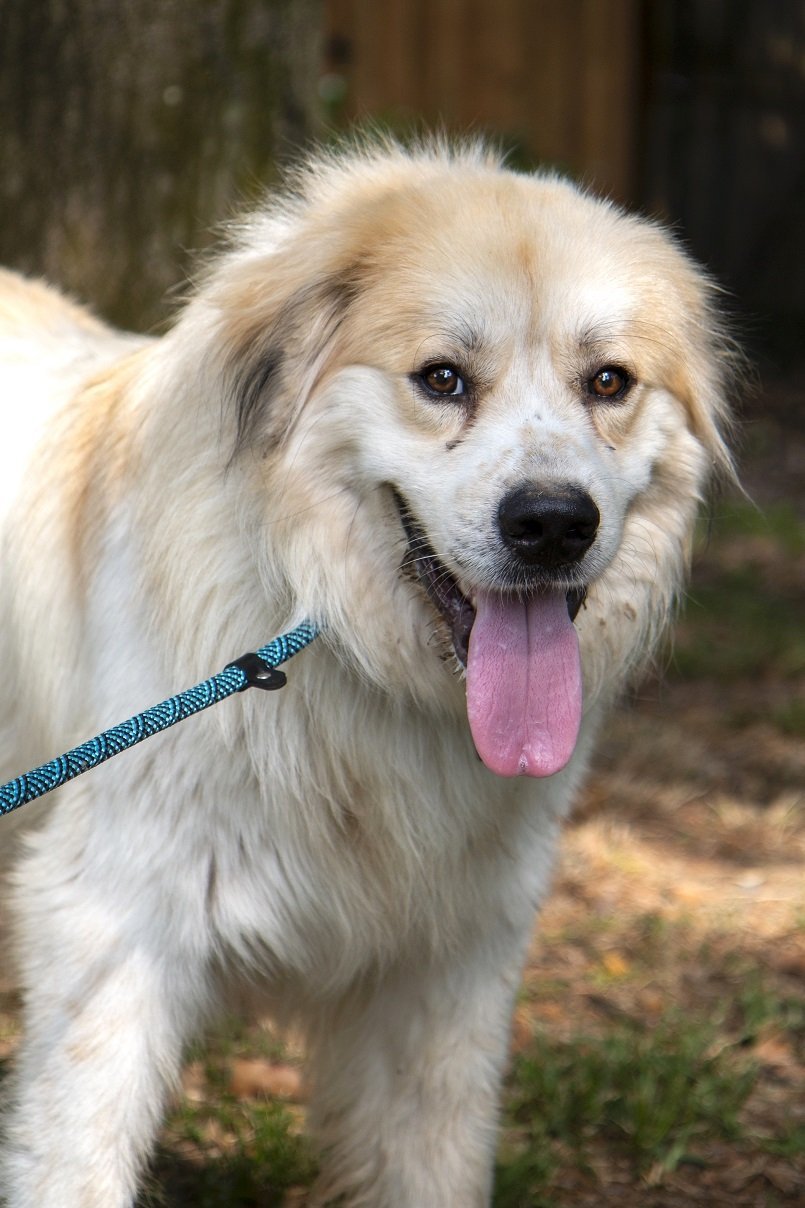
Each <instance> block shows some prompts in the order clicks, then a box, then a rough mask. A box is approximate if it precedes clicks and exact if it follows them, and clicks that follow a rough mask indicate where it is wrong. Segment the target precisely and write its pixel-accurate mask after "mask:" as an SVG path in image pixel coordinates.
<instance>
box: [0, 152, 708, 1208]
mask: <svg viewBox="0 0 805 1208" xmlns="http://www.w3.org/2000/svg"><path fill="white" fill-rule="evenodd" d="M0 352H1V353H2V361H3V364H4V366H5V378H4V379H3V381H4V384H3V387H2V433H3V435H2V443H1V445H0V525H1V527H0V541H1V542H2V544H1V545H0V555H1V558H2V572H1V573H2V593H0V673H1V674H2V681H3V693H2V698H1V699H0V772H1V773H2V776H0V779H7V778H8V777H10V776H12V775H13V774H16V773H19V772H21V771H23V770H25V769H26V768H28V767H30V766H32V765H34V764H37V763H39V762H42V761H43V760H45V759H47V758H50V757H51V756H53V755H54V754H56V753H57V752H59V751H61V750H64V749H65V748H66V747H68V746H69V745H71V744H72V743H73V742H75V741H78V740H82V739H84V738H86V737H88V736H89V735H91V734H93V733H96V732H97V731H98V730H100V729H103V728H105V727H107V726H109V725H110V724H113V723H115V722H118V721H120V720H121V719H123V718H125V717H127V716H129V715H131V714H132V713H134V712H136V711H137V710H138V709H140V708H143V707H145V706H148V705H150V704H153V703H155V702H156V701H158V700H161V699H163V698H164V697H166V696H169V695H170V694H171V693H173V692H175V691H177V690H179V689H180V688H184V687H187V686H188V685H189V684H191V683H193V682H195V680H196V679H201V678H203V677H205V676H206V675H209V674H211V673H212V672H214V671H217V670H219V669H220V667H221V666H222V665H223V664H224V663H225V662H227V661H229V660H230V659H231V658H233V657H235V656H237V655H239V654H240V653H241V652H242V651H243V650H244V649H250V648H254V647H255V646H257V645H260V644H262V643H264V642H266V641H267V640H268V639H269V638H270V637H272V636H273V635H274V634H275V633H278V632H280V631H282V630H284V629H287V628H288V627H289V626H291V625H293V624H294V623H296V622H298V621H299V620H300V619H302V618H303V617H306V616H307V617H311V618H312V619H314V620H315V621H316V622H318V623H319V624H321V626H322V628H323V635H322V636H321V637H320V638H318V639H317V640H316V642H315V643H314V644H313V645H312V646H311V647H310V648H309V649H308V650H306V651H304V652H303V653H301V654H299V655H298V656H297V657H296V659H295V660H294V661H293V663H291V664H290V666H289V685H288V687H287V688H285V689H284V690H283V691H282V692H278V693H274V694H267V693H261V692H247V693H245V694H242V695H240V696H237V697H235V698H233V699H232V700H230V701H229V702H228V703H226V704H222V705H220V706H218V708H217V709H215V710H212V711H210V712H209V713H207V714H204V715H203V716H199V717H197V718H195V719H193V720H190V721H188V722H186V723H184V724H183V725H182V726H180V727H177V728H176V729H174V730H172V731H170V732H169V733H168V734H166V735H163V736H161V737H159V738H156V739H153V740H152V741H151V742H149V743H147V744H145V745H144V746H141V747H139V748H137V750H136V751H133V752H131V753H130V754H128V755H125V756H122V757H121V758H120V759H117V760H114V761H113V762H111V763H109V764H106V765H104V766H103V767H101V768H99V769H98V770H96V771H94V772H92V773H90V774H89V775H87V776H84V777H82V778H81V779H80V780H78V781H75V782H73V783H71V784H70V785H68V786H67V787H65V788H63V789H61V790H60V791H59V793H58V794H57V795H55V796H54V797H53V798H47V799H45V800H44V801H43V802H41V803H39V804H37V805H29V806H27V807H25V809H23V810H21V811H19V813H17V814H14V815H10V816H9V817H7V818H4V819H0V845H1V846H2V848H3V849H4V850H6V851H8V850H9V849H10V848H11V846H12V831H13V833H14V836H15V838H14V844H15V847H16V860H15V864H14V868H13V871H12V874H11V877H12V884H13V892H12V895H11V897H12V903H13V909H14V914H15V927H16V931H15V939H16V955H17V958H18V964H19V973H20V978H21V982H22V985H23V987H24V1027H25V1035H24V1042H23V1045H22V1049H21V1052H20V1055H19V1058H18V1061H17V1068H16V1073H15V1075H14V1080H13V1092H12V1098H13V1104H12V1108H11V1111H10V1113H9V1115H10V1119H9V1123H8V1127H7V1135H6V1140H5V1144H4V1165H3V1175H2V1179H0V1185H2V1186H3V1187H4V1188H5V1192H6V1195H7V1199H8V1204H9V1205H10V1206H11V1208H118V1206H123V1205H128V1204H130V1203H131V1201H132V1198H133V1197H134V1195H135V1191H136V1185H137V1179H138V1173H139V1172H140V1170H141V1167H142V1165H143V1163H144V1162H145V1161H146V1159H147V1156H148V1153H149V1150H150V1147H151V1145H152V1142H153V1139H154V1135H155V1133H156V1131H157V1129H158V1126H159V1123H160V1117H161V1113H162V1111H163V1108H164V1104H165V1101H166V1097H167V1096H169V1095H170V1093H171V1090H172V1088H173V1087H174V1085H175V1083H176V1078H177V1074H178V1071H179V1068H180V1063H181V1060H182V1052H183V1047H184V1045H185V1043H186V1042H187V1040H188V1038H189V1037H190V1036H192V1035H193V1034H194V1033H196V1032H197V1031H198V1030H199V1029H200V1028H202V1027H203V1026H204V1024H205V1022H206V1021H207V1020H208V1019H209V1018H210V1017H211V1016H213V1015H214V1014H215V1013H216V1012H218V1011H220V1010H221V1009H223V1008H224V1007H226V1005H227V1003H228V1002H230V1001H232V1000H233V999H237V1000H240V999H241V998H242V995H243V991H244V987H246V988H248V990H249V993H250V996H251V998H252V1000H253V1002H254V1005H255V1008H256V1009H259V1010H261V1011H267V1012H270V1013H271V1014H272V1015H273V1017H274V1018H275V1019H276V1020H277V1021H278V1022H279V1024H281V1025H282V1024H293V1025H295V1026H296V1027H298V1028H301V1029H302V1030H303V1032H304V1033H305V1035H306V1036H307V1040H308V1044H309V1051H310V1080H311V1088H312V1104H313V1106H312V1109H311V1126H312V1128H313V1129H314V1130H315V1133H316V1135H317V1137H318V1139H319V1141H320V1143H321V1149H322V1155H323V1158H322V1176H321V1180H320V1183H319V1185H318V1187H317V1190H316V1192H315V1193H314V1195H315V1202H317V1203H318V1202H325V1201H329V1200H330V1199H332V1198H334V1197H336V1196H339V1195H341V1196H343V1197H344V1200H345V1202H346V1203H348V1204H350V1205H371V1206H372V1208H473V1206H480V1205H484V1204H486V1203H488V1199H489V1195H490V1183H491V1168H492V1157H493V1152H494V1146H495V1130H496V1118H497V1101H498V1093H499V1084H500V1079H501V1072H502V1070H503V1067H504V1064H505V1060H506V1053H507V1042H508V1035H509V1021H510V1015H511V1012H512V1001H513V998H514V995H515V991H516V989H517V986H518V978H519V974H520V970H521V965H522V962H523V958H524V953H525V950H526V946H527V943H528V941H529V937H530V934H531V930H532V926H533V920H534V912H535V910H536V908H537V907H538V905H539V903H540V900H541V899H542V897H543V895H544V894H545V892H546V888H547V886H548V882H549V876H550V869H551V863H552V860H553V857H554V849H555V845H556V840H557V831H558V828H559V825H560V822H561V820H562V818H563V817H564V816H565V815H566V814H567V812H568V809H569V807H570V804H571V802H572V800H573V795H574V792H575V790H576V788H577V786H578V785H579V782H580V780H581V777H582V776H583V774H584V771H585V767H586V765H587V762H588V758H589V755H590V750H591V746H592V743H593V739H594V736H595V731H596V729H597V726H598V724H599V720H600V718H601V716H602V712H603V711H604V709H605V707H606V706H607V705H608V704H609V703H610V702H611V700H612V698H613V696H614V695H615V694H616V693H617V692H618V690H619V689H621V688H622V686H623V684H624V681H625V679H626V678H627V676H629V675H630V674H631V673H632V672H634V671H635V669H636V668H638V667H639V665H640V664H641V662H643V661H644V659H645V657H646V655H647V652H649V651H650V649H651V647H652V644H653V642H654V640H655V638H656V636H657V634H658V633H659V632H661V630H662V628H663V626H664V625H665V623H666V621H667V619H668V617H669V612H670V610H671V606H672V601H673V598H674V595H675V592H676V591H677V589H678V587H679V584H680V578H681V576H682V574H683V571H684V568H685V562H686V556H687V549H688V544H689V539H690V533H691V526H692V523H693V519H694V514H695V511H696V507H697V503H698V501H699V499H700V496H701V494H702V490H703V486H704V484H705V481H706V479H707V477H708V474H709V472H710V470H711V468H712V467H713V466H714V465H718V464H720V465H721V466H727V465H728V457H727V454H726V452H725V448H724V444H723V440H722V436H721V434H720V430H721V428H722V420H723V416H724V412H725V397H724V396H725V387H724V382H723V375H724V370H725V365H726V364H727V362H728V359H729V357H728V346H727V345H726V343H725V341H724V339H723V337H722V335H721V333H720V330H719V325H718V323H717V322H716V321H715V320H714V317H713V312H712V308H711V288H710V285H709V283H708V281H707V280H706V278H704V277H703V275H702V273H701V272H700V271H699V270H698V269H697V268H696V267H695V266H694V265H693V264H692V263H691V261H690V260H689V259H688V258H687V256H686V255H685V254H684V253H683V252H682V251H681V250H680V249H679V247H677V246H676V245H675V243H674V242H673V241H672V239H670V238H669V236H668V235H666V234H665V233H664V232H663V231H662V230H660V229H658V228H657V227H656V226H655V225H653V224H650V223H648V222H646V221H643V220H640V219H637V218H634V217H629V216H627V215H625V214H624V213H622V212H621V211H620V210H619V209H617V208H616V207H614V206H613V205H610V204H607V203H603V202H600V201H598V200H595V199H593V198H591V197H589V196H587V195H586V194H584V193H582V192H580V191H579V190H578V189H576V188H575V187H573V186H572V185H571V184H568V183H566V182H564V181H562V180H560V179H557V178H555V177H552V176H540V175H537V176H528V175H518V174H516V173H514V172H511V171H508V170H506V169H505V168H503V167H502V166H501V165H500V163H499V162H498V161H497V160H496V159H495V157H494V156H492V155H490V154H489V153H488V152H486V151H484V150H483V149H481V148H478V147H475V146H473V147H462V148H458V149H449V148H445V147H443V146H441V145H430V146H426V147H423V148H419V149H415V150H414V151H410V152H409V151H404V150H401V149H399V148H396V147H393V146H392V147H381V148H379V149H378V148H374V149H363V150H361V149H359V150H357V151H352V152H349V153H346V154H338V155H332V156H325V157H322V158H319V159H316V160H315V161H314V162H312V163H311V164H309V165H308V166H307V167H306V168H305V169H303V170H302V171H300V173H299V174H298V175H297V177H296V178H295V179H294V180H293V182H292V186H291V187H290V188H289V189H288V191H287V192H286V193H285V194H284V195H283V196H282V197H280V198H279V199H278V200H276V201H273V202H271V203H269V204H267V205H266V207H265V208H264V209H262V210H260V211H259V212H258V213H257V214H255V215H254V216H253V217H252V218H250V219H249V220H248V221H246V222H245V223H244V224H243V225H242V227H241V228H240V229H239V230H238V231H237V232H236V234H235V237H234V239H233V241H232V244H231V246H230V247H229V248H228V250H226V251H224V253H223V254H222V255H221V257H220V258H219V259H218V260H217V261H216V262H215V264H214V265H213V266H212V267H211V268H210V270H209V272H208V274H207V276H206V279H205V280H204V281H203V282H202V284H201V285H200V287H199V289H198V290H197V292H196V293H195V295H194V297H193V298H192V300H191V301H190V302H189V303H188V304H187V305H186V306H185V307H184V309H183V310H182V312H181V313H180V315H179V317H178V320H177V322H176V324H175V326H174V327H173V329H172V330H171V331H170V332H169V333H168V334H167V335H165V336H164V337H163V338H161V339H157V340H145V339H139V338H136V337H132V336H125V335H121V334H118V333H116V332H113V331H111V330H109V329H108V328H106V327H104V326H102V325H101V324H100V323H98V322H97V321H96V320H94V319H93V318H92V317H91V316H89V315H88V314H87V313H86V312H85V311H83V310H82V309H80V308H79V307H77V306H75V305H73V304H72V303H70V302H68V301H66V300H65V299H64V298H63V297H61V296H60V295H59V294H57V293H56V292H54V291H52V290H50V289H49V288H47V287H45V286H43V285H41V284H34V283H26V282H24V281H23V280H22V279H20V278H19V277H17V276H15V275H13V274H4V275H2V276H1V277H0ZM17 819H18V820H19V822H20V823H21V824H23V826H24V823H25V822H26V820H27V822H28V824H29V826H28V827H27V828H25V830H26V833H25V835H24V836H23V837H22V838H20V837H19V831H18V828H17V826H16V825H15V820H17Z"/></svg>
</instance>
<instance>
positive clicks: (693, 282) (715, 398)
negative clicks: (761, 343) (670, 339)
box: [669, 271, 745, 481]
mask: <svg viewBox="0 0 805 1208" xmlns="http://www.w3.org/2000/svg"><path fill="white" fill-rule="evenodd" d="M688 285H689V288H688V289H687V291H686V292H685V295H683V298H682V302H683V306H682V307H681V308H680V311H679V314H678V316H677V329H678V330H679V331H680V332H681V333H682V337H683V342H681V343H680V347H679V350H678V353H677V355H676V356H675V358H674V363H673V366H672V367H670V369H669V378H670V380H669V385H670V387H671V390H672V391H673V393H674V395H675V396H676V398H678V399H679V400H680V401H681V402H682V404H683V405H684V407H685V409H686V411H687V413H688V421H689V424H690V427H691V430H692V432H693V433H694V435H695V436H696V437H697V438H698V440H699V441H700V443H701V444H702V446H703V447H704V449H705V450H706V451H707V453H708V455H709V458H710V464H711V469H712V471H713V472H714V473H715V474H716V475H717V476H719V477H720V478H721V479H722V480H732V481H734V480H735V478H736V472H735V463H734V461H733V457H732V453H731V451H730V437H731V434H732V430H733V422H734V407H735V403H736V396H737V395H738V394H740V392H741V390H740V383H741V380H742V376H743V375H744V374H745V361H744V358H743V355H742V353H741V351H740V349H739V347H738V345H737V343H736V342H735V341H734V340H733V338H732V336H731V335H730V333H729V331H728V330H727V327H726V324H725V323H724V321H723V319H722V317H721V315H720V313H719V311H718V308H717V306H716V293H717V289H716V287H715V286H714V285H713V284H712V283H711V282H710V281H709V279H707V278H706V277H705V276H704V275H703V274H701V273H699V272H698V271H696V272H695V274H691V275H690V280H689V282H688Z"/></svg>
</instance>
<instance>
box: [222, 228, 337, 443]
mask: <svg viewBox="0 0 805 1208" xmlns="http://www.w3.org/2000/svg"><path fill="white" fill-rule="evenodd" d="M311 258H312V259H316V256H315V253H312V255H311ZM356 290H357V285H356V273H355V272H354V271H349V270H346V269H344V270H338V269H336V268H335V267H333V269H332V270H331V271H329V272H328V271H326V270H323V269H322V268H321V266H319V272H318V273H316V274H312V273H311V271H310V267H309V265H305V264H304V262H303V258H302V257H300V255H299V250H298V249H297V248H295V247H294V248H288V249H285V250H283V251H279V252H277V253H275V254H273V255H267V256H263V257H259V258H257V257H254V258H249V259H248V260H244V261H240V262H239V261H238V259H237V257H235V258H233V259H232V260H230V261H229V262H228V264H225V265H224V266H223V267H222V269H221V270H220V271H219V274H218V276H217V278H216V280H215V281H214V282H213V284H212V286H211V288H210V290H209V291H208V295H207V301H208V303H210V304H211V305H212V307H213V309H214V311H215V313H216V327H217V338H216V343H217V346H218V356H219V358H220V359H219V362H218V364H219V372H221V374H222V377H223V382H224V395H225V406H226V408H227V411H228V413H229V414H230V415H231V416H233V417H234V428H235V453H236V454H237V453H239V452H241V451H242V450H243V449H245V448H248V447H254V446H257V447H260V448H261V449H263V450H265V449H267V448H271V447H274V446H276V445H277V444H279V443H281V442H282V441H283V440H284V439H285V437H286V436H287V434H288V433H289V432H290V430H291V428H292V427H293V425H294V423H295V421H296V419H297V417H298V415H299V413H300V411H301V409H302V408H303V407H304V404H305V402H306V400H307V398H308V397H309V395H310V393H311V391H312V390H313V389H314V387H315V386H316V383H317V382H318V381H319V379H320V377H321V375H322V373H323V371H324V370H325V368H326V366H327V364H328V362H329V361H330V360H331V359H332V357H333V355H334V353H335V349H336V347H337V337H338V333H339V330H340V329H341V327H342V324H343V322H344V318H345V316H346V314H347V311H348V309H349V306H350V303H351V301H352V300H353V298H354V296H355V293H356Z"/></svg>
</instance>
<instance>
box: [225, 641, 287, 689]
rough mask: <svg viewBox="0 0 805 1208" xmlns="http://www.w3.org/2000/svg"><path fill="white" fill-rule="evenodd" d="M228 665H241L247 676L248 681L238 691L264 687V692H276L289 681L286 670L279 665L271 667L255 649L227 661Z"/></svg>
mask: <svg viewBox="0 0 805 1208" xmlns="http://www.w3.org/2000/svg"><path fill="white" fill-rule="evenodd" d="M227 667H239V668H240V670H241V671H242V672H243V674H244V675H245V676H246V683H245V684H244V685H243V687H242V688H238V692H245V691H246V689H247V688H262V689H263V691H264V692H274V691H275V689H277V688H284V687H285V685H286V684H287V682H288V677H287V675H286V674H285V672H284V671H280V669H279V668H278V667H270V666H269V664H268V663H266V662H264V660H263V659H261V658H260V655H259V654H255V653H254V651H250V652H249V653H248V654H242V655H241V656H240V658H239V659H234V660H233V661H232V662H231V663H227Z"/></svg>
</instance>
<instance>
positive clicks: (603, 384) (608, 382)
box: [587, 365, 631, 399]
mask: <svg viewBox="0 0 805 1208" xmlns="http://www.w3.org/2000/svg"><path fill="white" fill-rule="evenodd" d="M630 385H631V378H630V377H629V374H628V373H627V372H626V370H625V369H621V368H620V366H618V365H605V366H604V367H603V369H599V370H598V373H597V374H596V375H595V377H591V378H590V380H589V381H588V382H587V391H588V393H589V394H592V395H594V396H595V397H596V398H604V399H616V398H621V397H622V396H623V395H624V394H625V393H626V391H627V389H628V388H629V386H630Z"/></svg>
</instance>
